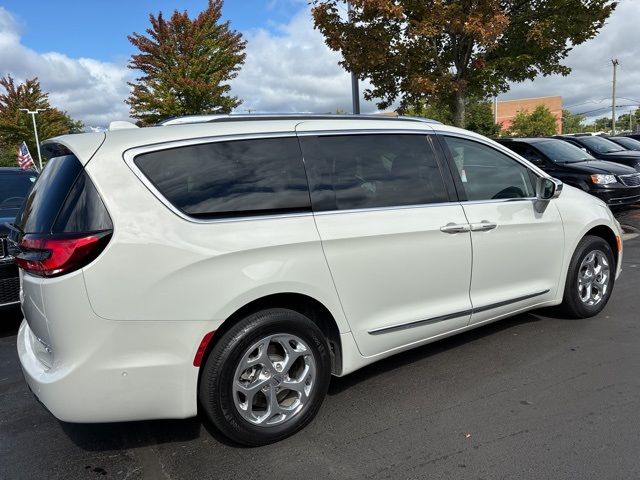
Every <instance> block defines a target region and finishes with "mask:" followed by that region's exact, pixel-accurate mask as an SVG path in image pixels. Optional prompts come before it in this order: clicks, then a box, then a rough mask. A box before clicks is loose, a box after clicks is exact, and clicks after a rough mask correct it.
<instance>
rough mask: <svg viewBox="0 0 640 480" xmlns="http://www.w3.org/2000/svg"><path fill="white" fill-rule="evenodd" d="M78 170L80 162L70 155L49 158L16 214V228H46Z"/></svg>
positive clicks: (30, 230) (39, 230)
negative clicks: (20, 209) (21, 207)
mask: <svg viewBox="0 0 640 480" xmlns="http://www.w3.org/2000/svg"><path fill="white" fill-rule="evenodd" d="M81 171H82V164H81V163H80V161H79V160H78V159H77V158H76V157H75V156H74V155H64V156H62V157H55V158H52V159H51V160H49V161H48V162H47V164H46V166H45V168H44V169H43V170H42V173H41V174H40V176H39V177H38V181H37V182H36V183H35V185H34V186H33V189H32V190H31V192H30V193H29V196H28V197H27V200H26V202H25V204H24V207H23V209H22V211H21V212H20V213H19V214H18V218H17V219H16V225H17V226H18V228H20V229H21V230H23V231H24V232H25V233H45V232H50V231H51V229H52V227H53V222H54V221H55V219H56V216H57V215H58V212H59V211H60V207H61V206H62V203H63V202H64V201H65V199H66V198H67V194H68V193H69V190H71V187H72V186H73V183H74V182H75V181H76V178H77V177H78V175H79V174H80V172H81Z"/></svg>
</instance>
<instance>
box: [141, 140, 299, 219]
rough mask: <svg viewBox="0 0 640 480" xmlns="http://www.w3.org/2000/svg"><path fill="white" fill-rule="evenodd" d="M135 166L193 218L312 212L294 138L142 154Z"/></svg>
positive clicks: (173, 149)
mask: <svg viewBox="0 0 640 480" xmlns="http://www.w3.org/2000/svg"><path fill="white" fill-rule="evenodd" d="M135 164H136V165H137V166H138V168H139V169H140V170H141V171H142V172H143V173H144V174H145V175H146V176H147V178H148V179H149V180H150V181H151V183H152V184H153V185H154V186H155V187H156V188H157V189H158V191H159V192H160V193H161V194H162V195H164V196H165V197H166V198H167V200H168V201H169V202H171V203H172V204H173V205H174V206H175V207H176V208H178V209H179V210H180V211H182V212H184V213H185V214H187V215H191V216H193V217H197V218H219V217H228V216H236V215H266V214H273V213H291V212H299V211H310V210H311V204H310V200H309V189H308V185H307V179H306V175H305V171H304V165H303V163H302V157H301V155H300V148H299V146H298V142H297V140H296V139H295V138H269V139H255V140H234V141H229V142H216V143H208V144H200V145H189V146H186V147H177V148H171V149H167V150H159V151H155V152H150V153H144V154H141V155H138V156H137V157H136V158H135Z"/></svg>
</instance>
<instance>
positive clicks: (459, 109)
mask: <svg viewBox="0 0 640 480" xmlns="http://www.w3.org/2000/svg"><path fill="white" fill-rule="evenodd" d="M464 117H465V94H464V91H462V90H457V91H456V100H455V115H454V117H453V124H454V125H455V126H456V127H460V128H464Z"/></svg>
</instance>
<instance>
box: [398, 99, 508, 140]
mask: <svg viewBox="0 0 640 480" xmlns="http://www.w3.org/2000/svg"><path fill="white" fill-rule="evenodd" d="M404 113H405V114H407V115H415V116H419V117H426V118H431V119H433V120H437V121H439V122H442V123H447V124H451V123H453V116H454V113H453V110H452V109H451V108H450V106H449V105H448V104H447V103H446V102H444V103H435V102H431V103H423V104H419V105H417V106H414V107H409V108H407V110H406V111H405V112H404ZM465 125H466V127H467V129H469V130H471V131H473V132H477V133H479V134H481V135H485V136H487V137H495V136H497V135H498V134H499V133H500V125H498V124H496V123H495V121H494V117H493V105H492V104H491V102H488V101H482V100H477V99H467V103H466V106H465Z"/></svg>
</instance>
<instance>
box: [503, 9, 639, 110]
mask: <svg viewBox="0 0 640 480" xmlns="http://www.w3.org/2000/svg"><path fill="white" fill-rule="evenodd" d="M639 20H640V1H638V0H622V2H620V4H619V6H618V8H617V9H616V10H615V11H614V13H613V15H612V16H611V17H610V18H609V20H608V22H607V24H606V25H605V26H604V27H603V28H602V30H601V31H600V33H599V34H598V36H597V37H596V38H594V39H593V40H590V41H588V42H586V43H584V44H582V45H579V46H577V47H575V49H574V50H573V51H572V52H571V53H570V54H569V57H568V58H567V60H566V62H565V63H566V65H568V66H569V67H571V68H572V72H571V74H570V75H568V76H566V77H562V76H551V77H540V78H536V79H535V81H532V82H524V83H520V84H514V85H513V86H512V88H511V91H510V92H509V93H507V94H505V95H502V96H500V97H499V98H500V99H503V98H504V99H512V98H522V97H537V96H545V95H562V97H563V103H564V105H565V106H569V107H570V108H569V109H570V110H571V111H573V112H574V113H582V112H590V113H588V114H587V115H588V116H589V117H591V118H596V117H602V116H608V117H611V95H612V91H611V86H612V68H613V67H612V66H611V59H613V58H617V59H618V60H619V61H620V67H619V68H618V81H617V93H616V97H617V101H616V103H617V104H618V105H636V106H640V103H639V102H640V98H639V97H640V92H639V91H638V85H640V56H639V55H638V54H637V46H638V45H640V29H639V28H638V21H639ZM623 97H627V98H623ZM628 99H632V100H637V102H633V101H630V100H628ZM601 107H602V108H604V107H608V109H606V108H604V109H602V110H599V111H595V112H594V111H593V110H596V109H598V108H601ZM629 108H630V107H627V108H624V107H623V108H620V109H619V110H618V111H617V114H618V115H620V114H622V113H624V112H626V111H628V110H629Z"/></svg>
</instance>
